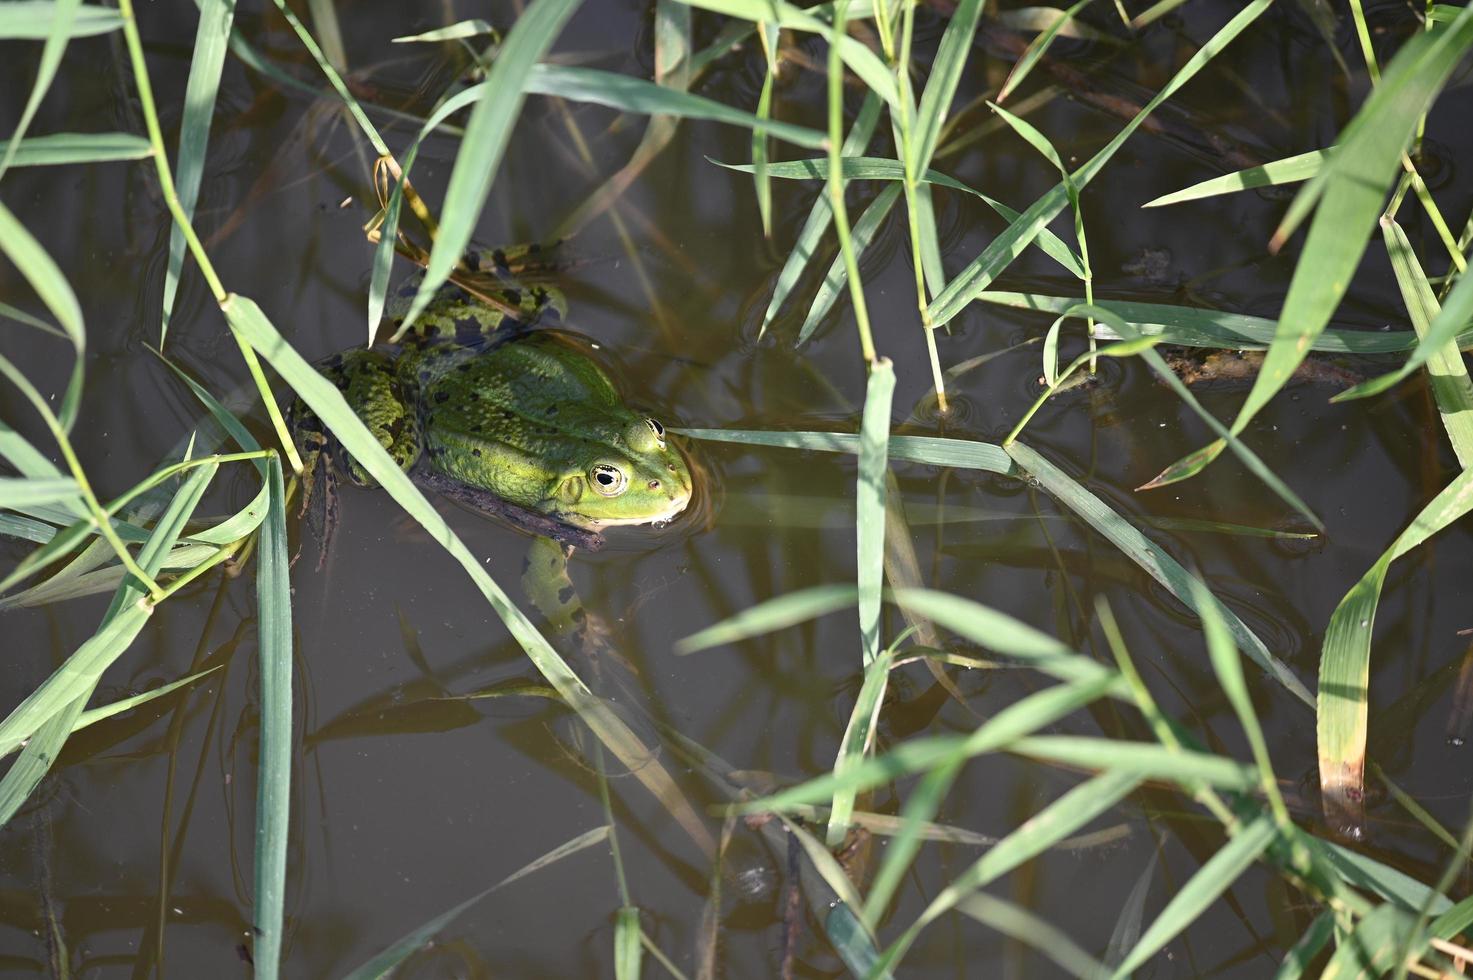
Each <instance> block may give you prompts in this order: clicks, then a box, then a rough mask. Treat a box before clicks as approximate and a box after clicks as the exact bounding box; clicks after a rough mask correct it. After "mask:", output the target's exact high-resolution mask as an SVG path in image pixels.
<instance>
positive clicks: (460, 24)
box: [390, 18, 499, 44]
mask: <svg viewBox="0 0 1473 980" xmlns="http://www.w3.org/2000/svg"><path fill="white" fill-rule="evenodd" d="M486 34H489V35H491V36H492V37H498V36H499V35H498V34H497V32H496V28H494V27H492V26H491V25H490V24H488V23H486V22H485V21H484V20H481V19H480V18H472V19H470V20H460V21H456V22H455V23H454V24H451V25H449V26H448V27H437V28H435V29H434V30H433V31H425V32H424V33H423V34H405V35H403V36H401V37H396V38H391V39H390V40H391V41H392V42H393V43H394V44H410V43H414V42H430V41H455V40H458V39H460V38H463V37H481V36H482V35H486Z"/></svg>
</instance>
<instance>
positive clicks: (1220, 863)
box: [1113, 814, 1278, 978]
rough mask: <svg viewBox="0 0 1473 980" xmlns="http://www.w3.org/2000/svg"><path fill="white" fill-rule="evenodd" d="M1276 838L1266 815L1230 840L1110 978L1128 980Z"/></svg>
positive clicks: (1192, 878) (1172, 901)
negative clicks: (1126, 979) (1125, 978)
mask: <svg viewBox="0 0 1473 980" xmlns="http://www.w3.org/2000/svg"><path fill="white" fill-rule="evenodd" d="M1277 836H1278V827H1277V826H1275V824H1274V821H1273V819H1272V818H1271V817H1269V816H1268V815H1267V814H1264V815H1263V816H1260V817H1259V818H1258V819H1256V820H1254V821H1253V822H1252V823H1250V824H1248V825H1247V826H1245V827H1242V828H1241V829H1239V831H1238V832H1237V834H1236V835H1234V837H1233V839H1232V840H1230V841H1228V843H1227V844H1226V845H1225V846H1224V847H1222V848H1221V849H1220V850H1218V851H1216V852H1214V853H1213V855H1212V857H1210V858H1208V859H1207V863H1205V864H1203V865H1202V867H1201V868H1199V869H1198V870H1197V873H1196V874H1194V875H1192V877H1191V880H1190V881H1188V882H1187V883H1186V884H1185V885H1183V886H1182V888H1181V889H1180V890H1179V891H1177V892H1176V894H1175V895H1173V896H1172V898H1171V901H1170V902H1167V903H1166V907H1165V908H1164V909H1162V910H1161V914H1160V915H1158V916H1156V921H1154V922H1152V923H1151V925H1150V927H1149V928H1147V929H1146V932H1145V935H1143V936H1141V938H1140V942H1138V943H1136V945H1135V948H1134V949H1133V950H1131V951H1130V954H1129V955H1128V956H1126V957H1125V960H1124V962H1122V963H1121V964H1120V965H1119V966H1117V967H1116V968H1115V972H1114V974H1113V976H1114V977H1116V978H1120V977H1128V976H1130V974H1131V973H1132V972H1133V971H1135V970H1136V969H1138V968H1140V967H1141V966H1143V965H1144V964H1145V963H1146V961H1147V960H1149V959H1150V958H1151V957H1152V956H1154V955H1155V954H1156V953H1157V951H1159V950H1160V949H1161V948H1162V947H1163V946H1165V945H1166V944H1167V943H1168V942H1170V941H1171V939H1172V938H1173V937H1175V936H1177V935H1178V934H1180V933H1181V932H1182V931H1183V930H1185V929H1186V928H1187V927H1188V926H1190V925H1191V924H1192V923H1193V922H1195V921H1196V920H1197V918H1198V917H1199V916H1200V915H1201V914H1202V913H1203V912H1205V911H1206V910H1207V907H1208V906H1209V905H1211V904H1212V903H1213V902H1214V901H1216V900H1217V897H1218V896H1219V895H1221V894H1222V893H1223V892H1225V891H1227V890H1228V889H1229V888H1231V887H1232V885H1233V882H1235V881H1237V880H1238V878H1239V877H1240V876H1241V875H1242V874H1243V872H1245V871H1247V870H1248V868H1249V867H1250V866H1251V865H1252V864H1253V862H1254V861H1256V860H1258V857H1259V855H1261V854H1262V853H1263V852H1264V850H1265V849H1266V848H1267V847H1268V846H1269V845H1270V844H1272V843H1273V842H1274V838H1275V837H1277Z"/></svg>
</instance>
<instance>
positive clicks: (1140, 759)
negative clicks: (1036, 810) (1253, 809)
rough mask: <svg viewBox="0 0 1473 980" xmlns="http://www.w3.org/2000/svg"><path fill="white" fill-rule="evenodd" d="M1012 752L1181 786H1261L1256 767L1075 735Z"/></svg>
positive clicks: (1027, 741)
mask: <svg viewBox="0 0 1473 980" xmlns="http://www.w3.org/2000/svg"><path fill="white" fill-rule="evenodd" d="M1009 750H1010V751H1013V752H1017V753H1019V754H1020V755H1026V756H1030V757H1032V758H1035V759H1047V760H1048V761H1050V762H1056V763H1060V764H1063V765H1068V766H1078V767H1081V768H1086V769H1098V770H1100V771H1102V772H1103V771H1106V770H1110V771H1115V772H1129V773H1133V774H1135V775H1136V776H1139V777H1140V778H1142V779H1166V780H1170V781H1172V782H1176V783H1182V784H1189V783H1193V782H1199V783H1207V784H1209V785H1212V786H1216V787H1219V788H1222V789H1232V790H1239V791H1242V790H1248V789H1252V788H1255V787H1256V786H1257V785H1258V771H1257V770H1256V769H1254V768H1253V767H1252V766H1249V765H1245V764H1244V763H1241V762H1237V761H1235V760H1233V759H1225V758H1223V757H1222V756H1216V755H1208V754H1207V753H1205V752H1192V751H1186V750H1181V749H1175V748H1168V747H1167V746H1164V745H1158V744H1156V743H1155V742H1123V741H1120V740H1118V739H1110V738H1085V737H1081V736H1075V735H1031V736H1028V737H1026V738H1020V739H1018V740H1017V741H1015V742H1014V743H1013V744H1012V745H1011V746H1009Z"/></svg>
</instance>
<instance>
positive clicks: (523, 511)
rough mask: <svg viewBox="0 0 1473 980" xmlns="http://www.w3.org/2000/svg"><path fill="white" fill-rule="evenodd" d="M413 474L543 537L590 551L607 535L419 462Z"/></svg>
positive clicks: (473, 506)
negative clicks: (462, 481) (542, 512)
mask: <svg viewBox="0 0 1473 980" xmlns="http://www.w3.org/2000/svg"><path fill="white" fill-rule="evenodd" d="M410 476H411V477H412V478H413V479H414V482H416V483H418V484H419V485H420V486H423V487H428V488H429V489H431V490H434V491H435V492H436V493H439V494H440V495H441V496H443V497H448V498H450V499H451V500H454V501H456V502H457V503H461V504H464V505H466V506H467V507H469V508H471V509H472V510H475V511H479V512H481V513H483V514H490V515H492V516H495V517H499V518H501V519H502V520H504V521H506V522H507V523H509V524H512V525H514V526H516V527H519V528H521V529H522V530H524V531H529V532H531V533H532V534H536V535H539V536H540V537H544V538H552V539H553V540H554V541H558V542H561V543H562V544H565V545H571V546H573V547H577V548H583V549H585V550H587V551H598V550H599V549H600V548H602V547H603V546H604V537H603V535H602V534H600V533H598V532H597V531H589V530H586V529H584V528H579V527H570V526H568V525H567V524H564V523H563V522H562V521H559V520H556V519H555V518H551V517H548V516H547V515H545V514H539V513H537V512H536V511H532V510H528V509H527V508H525V507H519V506H517V505H516V504H513V503H509V502H507V501H505V500H502V499H501V498H500V497H498V496H496V495H495V494H493V493H492V492H491V491H489V490H482V489H480V488H478V487H471V486H467V485H466V484H464V483H461V482H459V481H458V480H455V479H453V478H451V477H448V476H445V475H444V474H441V473H436V472H435V471H434V470H431V469H429V468H428V467H425V466H417V467H415V468H414V469H413V470H412V471H410Z"/></svg>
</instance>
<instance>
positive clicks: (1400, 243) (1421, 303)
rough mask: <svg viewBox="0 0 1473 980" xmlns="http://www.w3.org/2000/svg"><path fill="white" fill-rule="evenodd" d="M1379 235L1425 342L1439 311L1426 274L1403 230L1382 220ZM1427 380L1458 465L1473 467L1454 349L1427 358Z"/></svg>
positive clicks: (1467, 388)
mask: <svg viewBox="0 0 1473 980" xmlns="http://www.w3.org/2000/svg"><path fill="white" fill-rule="evenodd" d="M1381 232H1382V235H1383V236H1384V238H1385V241H1386V254H1387V255H1388V256H1389V257H1390V259H1391V269H1392V271H1393V272H1394V273H1395V274H1396V284H1397V286H1398V287H1399V288H1400V289H1401V302H1402V305H1403V306H1405V307H1406V310H1407V314H1408V315H1409V316H1410V318H1411V321H1412V327H1413V328H1414V329H1415V330H1416V331H1417V336H1418V337H1419V338H1421V341H1422V344H1423V345H1425V344H1426V343H1427V334H1428V332H1429V331H1430V330H1431V329H1432V324H1433V322H1434V321H1435V320H1436V319H1437V315H1438V314H1439V313H1440V312H1442V311H1441V310H1440V309H1439V308H1438V306H1437V297H1436V296H1434V295H1433V293H1432V287H1431V286H1429V285H1428V284H1427V276H1426V273H1424V272H1423V271H1422V266H1421V263H1419V262H1418V261H1417V256H1416V253H1414V252H1413V251H1412V243H1411V242H1410V241H1408V240H1407V236H1406V232H1404V231H1402V229H1401V225H1399V224H1397V223H1396V222H1395V221H1393V220H1392V219H1391V218H1390V217H1382V219H1381ZM1426 366H1427V376H1428V379H1429V381H1430V382H1431V386H1432V398H1433V400H1434V401H1436V402H1437V411H1438V414H1439V415H1441V416H1442V427H1443V429H1444V430H1445V431H1446V432H1447V437H1448V441H1449V442H1451V443H1452V447H1453V453H1454V454H1455V455H1456V456H1457V457H1458V465H1459V466H1461V467H1462V468H1463V469H1467V468H1469V467H1470V466H1473V382H1470V381H1469V380H1468V366H1467V365H1466V364H1465V363H1463V355H1462V354H1460V353H1459V352H1458V349H1457V347H1456V346H1454V345H1453V344H1451V343H1445V344H1442V345H1440V346H1439V347H1437V348H1434V349H1433V350H1432V351H1431V353H1429V354H1428V356H1427V358H1426Z"/></svg>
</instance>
